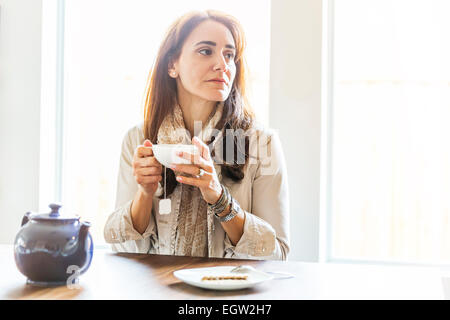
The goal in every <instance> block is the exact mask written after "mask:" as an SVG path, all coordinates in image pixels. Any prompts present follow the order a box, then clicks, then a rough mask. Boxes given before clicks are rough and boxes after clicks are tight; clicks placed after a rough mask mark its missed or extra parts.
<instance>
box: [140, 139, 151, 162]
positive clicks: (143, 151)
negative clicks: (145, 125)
mask: <svg viewBox="0 0 450 320" xmlns="http://www.w3.org/2000/svg"><path fill="white" fill-rule="evenodd" d="M152 146H153V144H152V143H151V142H150V140H145V141H144V144H143V145H140V146H138V147H137V148H136V155H137V157H138V158H144V157H150V156H153V149H152Z"/></svg>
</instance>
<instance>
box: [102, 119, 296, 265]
mask: <svg viewBox="0 0 450 320" xmlns="http://www.w3.org/2000/svg"><path fill="white" fill-rule="evenodd" d="M143 142H144V134H143V123H141V124H140V125H138V126H135V127H133V128H131V129H130V130H129V131H128V132H127V134H126V135H125V137H124V139H123V143H122V153H121V157H120V168H119V177H118V184H117V194H116V207H115V210H114V212H112V213H111V214H110V216H109V217H108V219H107V221H106V224H105V228H104V237H105V240H106V242H108V243H111V244H112V248H113V250H115V251H121V252H137V253H154V254H165V255H175V254H176V252H175V249H174V244H175V238H176V232H177V230H176V226H177V216H178V209H179V207H180V195H181V188H180V187H181V185H180V184H179V185H177V187H176V188H175V190H174V191H173V193H172V194H171V195H170V198H171V201H172V207H173V209H172V213H171V214H168V215H160V214H159V199H158V195H160V194H161V193H162V188H161V186H159V188H158V190H157V192H156V193H155V196H154V198H153V207H152V215H151V218H150V222H149V225H148V227H147V229H146V230H145V232H144V233H143V234H140V233H139V232H137V231H136V230H135V229H134V228H133V224H132V220H131V210H130V208H131V204H132V201H133V198H134V195H135V194H136V192H137V190H138V184H137V182H136V180H135V177H134V176H133V172H132V161H133V154H134V150H135V149H136V147H137V146H138V145H142V144H143ZM267 142H268V144H267ZM266 145H267V146H268V148H267V147H266ZM249 150H250V154H251V155H254V156H255V157H256V159H252V160H251V161H250V163H249V165H247V166H246V167H245V168H246V169H245V172H244V173H245V177H244V179H243V180H241V181H240V182H234V181H232V180H231V179H230V178H228V177H222V175H221V170H220V166H219V165H218V164H215V165H214V166H215V169H216V172H217V175H218V177H219V180H220V181H221V182H222V183H223V184H224V185H226V186H227V187H228V188H229V190H230V193H231V195H232V196H233V197H234V198H235V199H236V200H237V201H238V203H239V204H240V206H241V208H242V209H243V210H244V212H245V222H244V233H243V235H242V237H241V239H240V240H239V242H238V243H237V244H236V246H233V245H232V243H231V241H230V240H229V238H228V236H227V234H226V233H225V231H224V229H223V228H222V225H221V223H220V222H219V221H218V220H217V219H216V218H215V217H214V214H213V212H210V211H208V215H207V216H208V218H207V219H208V251H209V252H208V255H209V257H219V258H236V259H279V260H286V259H287V255H288V253H289V192H288V180H287V173H286V165H285V160H284V155H283V151H282V147H281V142H280V140H279V138H278V135H277V134H276V133H275V132H274V131H269V130H267V129H265V128H263V127H262V126H258V127H255V129H254V131H253V134H252V135H251V139H250V148H249Z"/></svg>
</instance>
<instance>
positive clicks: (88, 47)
mask: <svg viewBox="0 0 450 320" xmlns="http://www.w3.org/2000/svg"><path fill="white" fill-rule="evenodd" d="M59 2H60V4H61V3H64V1H59ZM56 3H57V2H55V1H52V2H47V3H44V5H47V6H48V5H52V6H53V7H55V4H56ZM255 7H257V8H258V10H257V14H255ZM194 9H216V10H221V11H224V12H227V13H230V14H232V15H233V16H235V17H236V18H238V19H239V20H240V22H241V23H242V25H243V27H244V30H245V32H246V36H247V43H248V51H247V62H248V65H249V68H250V90H251V92H250V94H251V96H250V99H251V102H252V105H253V107H254V109H255V112H256V114H257V116H258V117H259V119H260V121H261V122H262V123H265V124H267V123H268V83H269V53H270V1H269V0H264V1H260V0H258V1H239V0H238V1H236V0H230V1H226V2H223V1H217V0H215V1H212V0H208V1H199V0H196V1H183V0H165V1H130V0H127V1H111V0H95V1H92V0H77V1H65V10H64V12H65V15H64V20H65V21H64V30H65V31H64V35H63V40H64V46H63V47H64V48H63V49H64V50H63V51H64V54H63V59H64V63H63V69H64V72H63V73H64V77H63V83H64V87H63V93H64V94H63V111H64V112H63V113H64V120H63V123H62V124H60V125H62V128H63V130H62V132H63V142H62V161H61V167H62V169H61V172H62V175H61V177H62V178H61V181H62V182H61V190H60V192H61V199H59V200H60V201H61V202H62V203H63V205H64V207H65V208H66V210H67V211H70V212H72V213H77V214H79V215H80V216H81V218H82V219H85V220H89V221H91V222H92V231H91V232H92V234H93V237H94V241H95V243H97V244H99V243H103V242H104V239H103V226H104V223H105V221H106V218H107V217H108V215H109V214H110V213H112V212H113V210H114V205H115V193H116V183H117V174H118V167H119V158H120V149H121V144H122V139H123V137H124V135H125V133H126V131H127V130H128V129H129V128H131V127H132V126H134V125H136V124H138V123H139V122H141V121H143V98H144V89H145V85H146V81H147V77H148V73H149V70H150V68H151V66H152V64H153V62H154V59H155V57H156V53H157V50H158V47H159V44H160V42H161V40H162V37H163V35H164V33H165V31H166V29H167V28H168V27H169V25H170V23H172V21H174V20H175V19H176V18H177V17H178V16H180V15H182V14H184V13H186V12H188V11H191V10H194ZM52 10H53V9H51V10H50V9H48V8H47V9H45V8H44V12H47V13H48V12H50V14H49V15H50V16H51V14H52V13H54V12H56V11H55V10H53V11H52ZM58 28H59V29H60V30H61V25H60V26H59V27H58ZM44 29H45V28H44ZM48 29H49V30H50V31H49V32H48V33H47V37H50V38H52V37H53V31H54V30H52V28H51V27H49V28H48ZM49 34H50V35H49ZM50 42H51V41H50ZM46 59H47V60H49V59H50V62H48V61H47V65H49V66H53V65H54V61H53V60H54V59H55V58H54V57H52V55H51V53H49V54H48V55H47V57H46ZM52 59H53V60H52ZM43 65H44V66H45V63H44V64H43ZM44 73H45V72H44ZM56 82H58V81H56ZM47 83H48V82H47ZM60 83H61V81H60ZM44 87H45V84H44ZM48 87H49V88H48V92H50V91H51V89H52V88H51V86H48ZM53 90H54V89H53ZM44 95H46V93H44ZM47 96H48V93H47ZM52 99H53V96H52V95H51V94H50V98H48V99H47V100H48V101H47V104H45V105H44V107H43V110H46V109H48V110H47V111H43V112H44V113H45V112H47V115H43V119H46V120H45V121H46V123H47V124H49V123H50V124H51V122H52V121H53V120H52V119H54V118H55V116H54V114H52V112H54V110H53V109H51V108H49V107H48V105H50V103H51V102H52V101H53V100H52ZM45 128H47V127H45ZM45 128H43V130H44V129H45ZM42 141H43V145H45V144H46V145H51V144H52V143H53V142H52V141H53V140H52V139H50V138H48V135H47V134H45V133H44V134H43V137H42ZM45 150H46V151H43V155H42V158H41V160H42V166H46V164H47V163H53V162H52V161H53V157H54V156H53V154H52V153H51V152H50V151H49V150H52V148H51V147H49V148H48V149H45ZM55 152H56V153H58V152H61V149H60V148H59V149H58V147H56V148H55ZM46 161H47V162H46ZM42 166H41V167H42ZM55 166H58V165H57V164H56V165H55ZM53 169H54V168H53V167H52V166H50V165H47V170H44V169H42V168H41V173H42V176H44V177H47V176H52V174H53V173H52V172H51V170H53ZM44 180H45V181H44ZM52 181H58V177H57V175H56V177H55V178H54V179H53V180H52V179H49V180H47V179H45V178H44V179H43V184H44V183H46V184H47V185H46V186H44V187H42V185H41V187H42V188H41V189H42V190H43V193H42V195H41V197H40V199H41V200H40V207H41V209H42V210H44V209H45V207H46V206H47V204H48V203H49V202H52V201H54V200H55V198H54V197H53V194H51V192H49V191H48V190H50V185H51V183H52ZM55 185H56V186H53V187H54V188H57V183H55ZM55 194H58V190H55Z"/></svg>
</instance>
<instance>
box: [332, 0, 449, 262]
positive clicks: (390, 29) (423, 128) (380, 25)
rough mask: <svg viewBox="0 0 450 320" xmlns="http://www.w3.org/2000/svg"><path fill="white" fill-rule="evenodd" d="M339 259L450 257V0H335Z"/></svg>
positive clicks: (335, 255) (335, 254) (335, 232)
mask: <svg viewBox="0 0 450 320" xmlns="http://www.w3.org/2000/svg"><path fill="white" fill-rule="evenodd" d="M332 4H333V5H334V16H333V18H332V19H331V22H332V26H333V28H332V30H333V35H332V37H333V48H332V51H331V52H332V55H333V59H332V61H333V63H332V64H333V69H332V72H331V73H332V75H333V78H334V79H333V82H332V83H333V85H332V91H331V92H332V93H333V96H332V97H331V100H332V102H331V104H332V107H331V110H332V133H331V137H332V138H331V139H332V143H331V158H330V159H331V199H332V201H331V211H330V212H331V219H332V222H331V226H332V228H331V231H332V233H331V237H330V239H331V241H330V245H331V258H332V259H338V260H339V259H344V260H346V259H347V260H353V259H356V260H380V261H389V262H406V263H419V264H421V263H424V264H443V263H449V262H450V165H449V164H450V143H449V141H448V138H449V137H450V126H449V125H448V124H449V123H450V60H449V57H450V41H449V39H450V19H448V14H449V12H450V2H449V1H446V0H442V1H430V0H419V1H410V0H405V1H400V0H397V1H391V0H382V1H380V0H363V1H362V0H338V1H332Z"/></svg>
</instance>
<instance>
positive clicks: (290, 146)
mask: <svg viewBox="0 0 450 320" xmlns="http://www.w3.org/2000/svg"><path fill="white" fill-rule="evenodd" d="M271 18H272V21H271V23H272V34H271V57H270V63H271V66H270V102H269V109H270V114H269V126H270V127H271V128H274V129H277V130H278V132H279V134H280V139H281V142H282V144H283V148H284V152H285V157H286V162H287V169H288V174H289V188H290V207H291V216H290V217H291V219H290V223H291V253H290V255H289V259H290V260H303V261H318V259H319V210H320V206H319V201H320V185H319V181H320V130H321V126H320V125H321V54H322V53H321V41H322V25H321V22H322V1H319V0H273V1H272V16H271Z"/></svg>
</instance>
